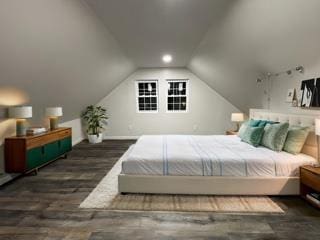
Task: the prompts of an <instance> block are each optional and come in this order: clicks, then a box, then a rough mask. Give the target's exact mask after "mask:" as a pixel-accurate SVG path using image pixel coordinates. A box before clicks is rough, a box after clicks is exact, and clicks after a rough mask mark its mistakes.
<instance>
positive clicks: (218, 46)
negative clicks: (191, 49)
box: [188, 0, 320, 111]
mask: <svg viewBox="0 0 320 240" xmlns="http://www.w3.org/2000/svg"><path fill="white" fill-rule="evenodd" d="M319 9H320V1H318V0H267V1H266V0H255V1H252V0H238V1H236V2H235V3H234V4H233V6H232V7H231V8H230V9H229V11H228V13H227V14H226V15H225V17H224V18H222V19H221V21H220V22H216V23H214V24H213V25H212V27H211V28H210V29H209V31H208V33H207V34H206V36H205V37H204V39H203V41H202V43H201V44H200V46H199V47H198V49H197V50H196V51H195V53H194V56H193V58H192V59H191V61H190V63H189V66H188V67H189V68H190V70H191V71H192V72H194V73H195V74H197V75H198V76H199V77H200V78H201V79H203V80H204V81H206V82H207V83H208V85H210V86H212V87H213V88H214V89H215V90H216V91H217V92H219V93H220V94H221V95H222V96H224V97H225V98H226V99H228V100H229V101H230V102H231V103H233V104H234V105H236V106H237V107H239V108H240V109H242V110H243V111H247V110H248V109H249V108H251V107H263V106H264V101H265V95H264V94H263V90H264V88H262V87H261V86H260V85H259V86H258V85H257V84H256V78H257V77H259V75H260V74H261V73H267V72H278V71H283V70H286V69H287V68H291V67H295V66H297V65H301V64H302V65H304V66H306V67H307V70H308V68H313V67H312V66H313V65H314V64H315V63H316V62H318V60H319V58H320V56H319V51H320V44H319V39H320V28H319V22H320V14H319ZM317 71H318V70H315V72H313V73H310V74H311V75H313V74H316V72H317ZM285 88H286V89H287V87H285ZM274 89H275V91H277V90H279V89H278V88H277V87H274ZM276 95H277V94H276ZM281 96H283V95H281ZM281 96H280V95H279V96H278V95H277V96H274V97H275V98H277V97H279V98H281ZM276 101H277V99H276ZM276 101H275V102H276ZM275 105H276V104H275Z"/></svg>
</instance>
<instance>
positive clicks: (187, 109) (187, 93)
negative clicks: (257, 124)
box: [166, 79, 190, 113]
mask: <svg viewBox="0 0 320 240" xmlns="http://www.w3.org/2000/svg"><path fill="white" fill-rule="evenodd" d="M166 81H167V82H166V84H167V87H166V113H188V112H189V97H190V96H189V87H190V85H189V79H166ZM170 82H185V83H186V95H185V96H186V98H187V101H186V105H187V106H186V110H169V109H168V102H169V101H168V98H169V94H168V91H169V83H170Z"/></svg>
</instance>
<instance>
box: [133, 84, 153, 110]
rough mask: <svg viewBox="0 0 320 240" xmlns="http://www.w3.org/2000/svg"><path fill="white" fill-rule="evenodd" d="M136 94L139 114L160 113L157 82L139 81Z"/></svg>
mask: <svg viewBox="0 0 320 240" xmlns="http://www.w3.org/2000/svg"><path fill="white" fill-rule="evenodd" d="M136 92H137V111H138V112H158V81H157V80H143V81H142V80H141V81H140V80H139V81H137V82H136Z"/></svg>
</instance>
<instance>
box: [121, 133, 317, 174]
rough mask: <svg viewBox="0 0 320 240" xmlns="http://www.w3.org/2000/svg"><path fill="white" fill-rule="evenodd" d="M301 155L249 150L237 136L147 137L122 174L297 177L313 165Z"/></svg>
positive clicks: (136, 145) (309, 157)
mask: <svg viewBox="0 0 320 240" xmlns="http://www.w3.org/2000/svg"><path fill="white" fill-rule="evenodd" d="M315 162H316V160H315V159H314V158H313V157H311V156H308V155H305V154H298V155H293V154H289V153H287V152H274V151H272V150H270V149H267V148H264V147H257V148H256V147H253V146H251V145H249V144H247V143H244V142H242V141H241V140H240V138H239V137H237V136H224V135H221V136H220V135H212V136H191V135H155V136H151V135H147V136H142V137H140V138H139V139H138V141H137V143H136V144H135V145H134V146H133V147H132V148H131V150H130V152H129V153H128V155H127V157H126V158H125V159H124V161H123V162H122V173H123V174H129V175H170V176H248V177H251V176H255V177H257V176H261V177H277V176H279V177H280V176H281V177H283V176H286V177H291V176H298V174H299V166H301V165H306V164H312V163H315Z"/></svg>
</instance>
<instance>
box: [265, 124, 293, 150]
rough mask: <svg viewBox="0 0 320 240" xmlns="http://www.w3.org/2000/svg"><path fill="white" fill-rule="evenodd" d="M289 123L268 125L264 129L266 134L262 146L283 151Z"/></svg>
mask: <svg viewBox="0 0 320 240" xmlns="http://www.w3.org/2000/svg"><path fill="white" fill-rule="evenodd" d="M288 128H289V123H276V124H267V125H266V126H265V127H264V134H263V137H262V142H261V145H262V146H265V147H267V148H270V149H271V150H274V151H277V152H279V151H281V150H282V148H283V145H284V142H285V141H286V137H287V133H288Z"/></svg>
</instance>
